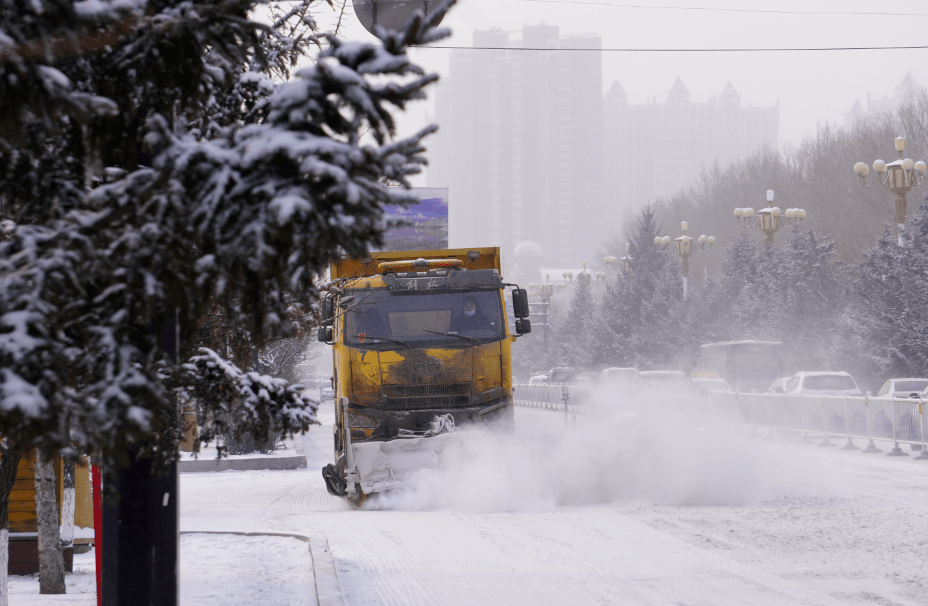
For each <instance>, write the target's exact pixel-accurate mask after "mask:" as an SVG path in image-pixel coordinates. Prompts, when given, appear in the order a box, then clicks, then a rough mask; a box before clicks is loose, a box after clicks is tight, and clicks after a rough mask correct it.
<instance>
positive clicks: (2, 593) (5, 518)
mask: <svg viewBox="0 0 928 606" xmlns="http://www.w3.org/2000/svg"><path fill="white" fill-rule="evenodd" d="M20 458H22V452H20V451H19V450H17V449H15V448H9V447H7V448H3V450H2V454H0V606H9V597H8V596H9V592H10V588H9V578H8V571H9V567H10V493H11V492H12V491H13V484H15V483H16V470H17V469H18V468H19V460H20Z"/></svg>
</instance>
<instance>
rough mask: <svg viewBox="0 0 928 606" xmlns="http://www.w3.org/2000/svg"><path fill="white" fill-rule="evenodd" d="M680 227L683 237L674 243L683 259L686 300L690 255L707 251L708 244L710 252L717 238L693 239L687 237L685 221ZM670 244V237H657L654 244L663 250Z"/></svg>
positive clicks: (700, 237)
mask: <svg viewBox="0 0 928 606" xmlns="http://www.w3.org/2000/svg"><path fill="white" fill-rule="evenodd" d="M680 226H681V227H682V228H683V235H682V236H680V237H679V238H677V239H676V240H673V242H674V243H675V244H676V253H677V254H678V255H679V256H680V259H681V261H680V268H681V269H682V270H683V297H684V298H686V294H687V282H688V281H689V277H690V255H691V254H693V251H699V252H702V251H704V250H705V249H706V244H708V245H709V250H712V245H713V244H715V236H708V237H707V236H699V238H698V239H697V238H691V237H690V236H688V235H686V228H687V225H686V221H683V222H682V223H681V224H680ZM670 242H671V240H670V236H657V237H656V238H654V244H656V245H657V247H658V248H660V249H661V250H665V249H667V248H669V246H670ZM694 242H695V244H694Z"/></svg>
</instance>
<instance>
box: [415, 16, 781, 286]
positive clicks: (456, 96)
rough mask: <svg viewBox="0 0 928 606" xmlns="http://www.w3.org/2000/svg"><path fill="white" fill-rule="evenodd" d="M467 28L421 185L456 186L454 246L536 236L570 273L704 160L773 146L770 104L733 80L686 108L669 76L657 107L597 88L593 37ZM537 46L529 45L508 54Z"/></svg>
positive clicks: (552, 263) (506, 247)
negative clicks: (745, 97) (468, 40)
mask: <svg viewBox="0 0 928 606" xmlns="http://www.w3.org/2000/svg"><path fill="white" fill-rule="evenodd" d="M514 38H517V37H516V36H511V35H510V34H509V33H508V32H504V31H499V30H489V31H475V32H474V42H473V45H474V46H475V47H483V48H487V47H491V48H500V49H505V50H479V51H475V50H455V51H452V53H451V60H450V75H449V76H448V77H447V78H443V79H442V80H441V81H440V82H439V84H438V88H437V91H436V94H435V116H434V118H435V122H437V123H438V125H439V127H440V130H439V132H438V133H437V135H435V137H434V138H433V139H431V140H430V141H429V142H428V146H429V162H430V165H429V167H428V171H427V182H428V183H429V184H430V185H444V186H448V187H449V188H450V189H451V190H452V191H453V192H454V200H453V201H452V202H451V204H450V207H449V246H450V247H452V248H455V247H459V246H500V247H501V250H502V255H503V264H504V270H505V268H506V267H507V265H508V264H510V263H512V262H513V258H512V255H513V252H514V250H515V247H516V246H517V245H518V244H519V243H521V242H523V241H527V240H530V241H533V242H535V243H537V244H538V245H539V246H540V248H541V250H542V251H543V257H544V258H543V259H542V260H541V262H542V263H543V265H544V266H545V267H579V266H580V264H581V262H583V261H590V262H592V263H595V262H596V259H594V258H593V254H594V252H595V251H596V249H597V247H598V246H599V245H600V244H601V242H602V241H603V240H604V239H605V238H606V237H607V236H608V235H610V234H611V233H613V232H615V231H616V230H617V229H618V228H619V226H620V223H621V220H622V218H623V216H624V213H625V210H626V209H637V208H640V207H641V206H643V205H644V204H646V203H647V202H648V201H650V200H653V199H655V198H657V197H659V196H664V195H668V194H671V193H673V192H675V191H677V190H679V189H680V188H682V187H683V186H685V185H687V184H688V183H689V182H690V181H691V180H692V179H693V178H694V177H695V176H696V175H698V173H699V172H700V170H701V169H702V168H703V167H711V166H712V165H713V164H714V163H715V162H716V161H718V162H719V163H720V164H725V163H728V162H731V161H733V160H736V159H738V158H739V157H745V156H748V155H750V154H751V153H753V152H754V151H755V150H756V149H757V148H758V147H760V146H762V145H765V144H766V145H770V146H772V147H773V148H776V147H777V144H778V130H779V107H778V106H772V107H750V106H744V105H742V103H741V98H740V96H739V95H738V93H737V92H736V91H735V89H734V87H732V85H731V84H729V85H728V86H726V87H725V90H724V91H722V94H721V95H719V96H718V97H717V98H713V99H710V100H709V101H707V102H704V103H698V102H692V101H691V100H690V93H689V91H688V90H687V89H686V87H685V86H684V85H683V82H682V81H680V79H677V81H676V83H675V84H674V86H673V88H672V89H671V90H670V92H669V93H668V97H667V102H666V103H656V102H652V103H646V104H640V105H639V104H629V103H628V95H627V94H626V93H625V91H624V90H622V87H621V86H620V85H619V83H618V82H614V83H613V85H612V86H611V88H610V89H609V91H608V93H607V94H606V95H605V96H603V94H602V91H603V86H602V58H601V53H598V52H594V51H591V52H560V51H559V50H558V49H567V48H570V49H601V48H602V40H601V38H600V37H599V36H596V35H576V36H560V35H559V31H558V28H557V27H556V26H547V25H539V26H525V27H523V29H522V32H521V39H520V40H519V39H514ZM517 48H531V49H540V50H538V51H533V52H527V51H518V50H508V49H517Z"/></svg>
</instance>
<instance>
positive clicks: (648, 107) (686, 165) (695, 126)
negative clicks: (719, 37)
mask: <svg viewBox="0 0 928 606" xmlns="http://www.w3.org/2000/svg"><path fill="white" fill-rule="evenodd" d="M603 122H604V130H605V135H604V142H603V144H604V150H605V158H606V165H607V166H608V167H609V168H608V170H607V179H608V183H607V186H608V189H609V194H610V196H611V200H610V201H609V208H610V213H609V215H608V220H609V222H610V223H613V224H615V225H618V223H619V221H620V220H621V218H622V214H623V213H624V212H625V210H626V209H628V208H633V209H635V208H640V207H642V206H644V205H645V204H646V203H647V202H649V201H650V200H653V199H654V198H656V197H658V196H665V195H669V194H672V193H674V192H676V191H679V190H680V189H681V188H683V187H685V186H686V185H688V184H689V183H690V182H691V181H692V180H693V178H694V177H696V176H697V175H698V174H699V173H700V172H701V171H702V169H703V168H704V167H705V168H711V167H712V165H713V164H715V163H716V162H718V163H719V165H721V166H724V165H725V164H728V163H730V162H733V161H735V160H738V159H739V158H743V157H746V156H749V155H750V154H752V153H753V152H754V151H755V150H757V149H758V148H759V147H761V146H763V145H769V146H771V147H772V148H773V149H777V145H778V133H779V123H780V108H779V105H776V106H770V107H750V106H744V105H742V104H741V96H740V95H739V94H738V92H737V91H736V90H735V88H734V87H733V86H732V85H731V83H729V84H728V85H726V86H725V89H724V90H723V91H722V94H721V95H719V96H718V97H715V98H712V99H710V100H708V101H706V102H702V103H700V102H693V101H692V100H691V99H690V92H689V90H687V88H686V86H685V85H684V84H683V81H682V80H680V78H677V80H676V82H674V85H673V87H672V88H671V89H670V91H669V92H668V93H667V102H666V103H656V102H652V103H646V104H641V105H633V104H629V103H628V95H627V94H626V92H625V91H624V90H623V89H622V86H621V85H620V84H619V82H618V81H617V80H616V81H614V82H613V83H612V86H611V87H610V88H609V91H608V92H607V93H606V97H605V102H604V105H603Z"/></svg>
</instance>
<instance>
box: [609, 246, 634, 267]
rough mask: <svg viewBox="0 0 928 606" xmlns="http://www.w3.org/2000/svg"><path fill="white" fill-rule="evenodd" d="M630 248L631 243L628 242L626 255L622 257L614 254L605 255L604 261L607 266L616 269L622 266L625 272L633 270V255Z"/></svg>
mask: <svg viewBox="0 0 928 606" xmlns="http://www.w3.org/2000/svg"><path fill="white" fill-rule="evenodd" d="M630 249H631V244H626V245H625V256H624V257H622V258H621V259H620V258H618V257H612V256H610V257H604V258H603V263H605V264H606V268H607V269H611V270H615V269H616V268H618V267H621V268H622V271H623V272H624V273H626V274H628V273H629V272H631V270H632V256H631V254H629V250H630Z"/></svg>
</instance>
